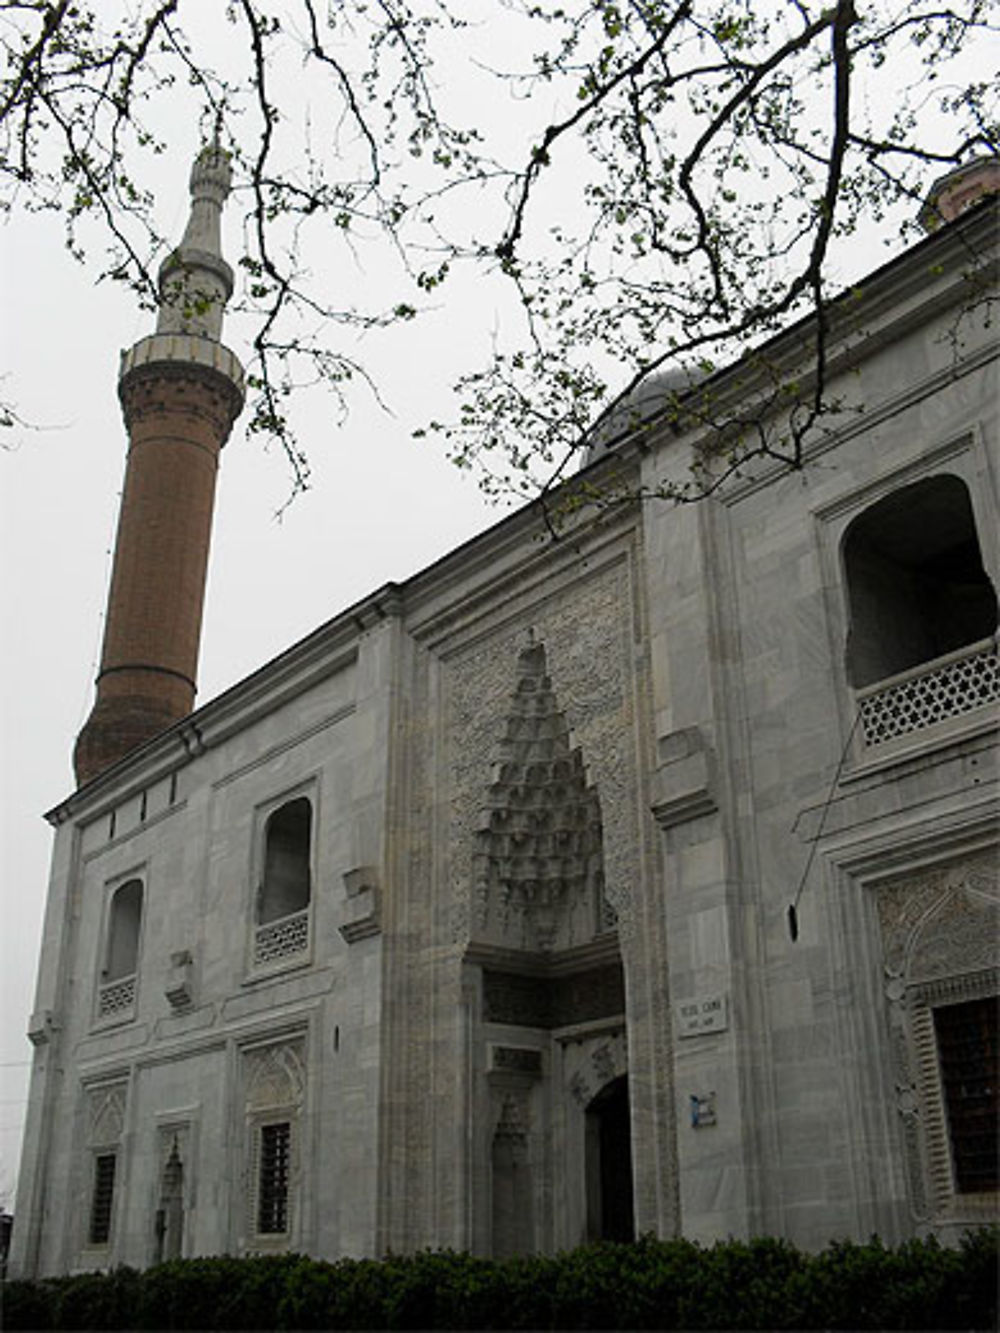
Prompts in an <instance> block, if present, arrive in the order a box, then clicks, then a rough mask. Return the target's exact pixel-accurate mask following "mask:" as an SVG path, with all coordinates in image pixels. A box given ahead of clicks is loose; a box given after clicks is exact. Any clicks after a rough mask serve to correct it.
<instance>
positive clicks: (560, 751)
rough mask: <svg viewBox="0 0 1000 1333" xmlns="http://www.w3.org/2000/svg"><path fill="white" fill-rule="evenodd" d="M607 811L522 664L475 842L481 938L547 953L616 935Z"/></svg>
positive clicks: (536, 672)
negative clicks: (605, 838) (607, 893)
mask: <svg viewBox="0 0 1000 1333" xmlns="http://www.w3.org/2000/svg"><path fill="white" fill-rule="evenodd" d="M601 843H602V837H601V806H600V800H599V797H598V793H597V790H596V788H595V787H593V786H591V785H589V784H588V781H587V772H586V768H585V765H584V761H583V755H582V753H581V751H580V748H579V746H573V745H572V743H571V738H570V732H569V726H568V724H567V722H566V719H565V716H564V715H563V713H562V711H561V709H560V708H559V705H558V702H557V700H556V698H555V694H554V692H553V689H552V682H551V680H550V678H549V676H548V671H547V665H546V660H545V648H544V646H543V645H542V644H540V643H534V642H531V643H529V644H528V646H527V647H526V648H524V649H523V650H522V652H521V653H520V654H519V655H518V659H517V679H516V685H515V689H514V693H513V697H512V699H511V705H510V711H509V713H508V715H507V718H506V719H505V722H504V724H503V733H502V735H501V737H500V739H499V741H498V744H497V748H496V753H495V762H494V766H493V780H492V782H491V784H490V787H489V791H488V793H487V798H486V803H485V807H484V809H483V811H482V816H481V819H480V823H479V830H478V833H477V853H476V857H475V871H476V882H477V896H478V900H479V922H478V926H479V931H478V932H477V933H478V934H479V935H480V937H481V938H484V939H488V940H490V941H492V942H494V943H498V944H500V943H502V944H505V945H507V946H508V947H512V948H523V949H533V950H542V951H548V950H551V949H553V948H555V947H566V946H567V945H570V944H576V943H580V942H581V941H582V940H583V939H586V938H591V937H592V936H593V935H594V934H596V933H597V932H598V931H600V930H601V929H607V928H610V927H611V926H613V925H614V918H613V915H612V914H611V913H610V909H609V908H608V907H607V904H606V902H605V900H604V895H603V856H602V845H601Z"/></svg>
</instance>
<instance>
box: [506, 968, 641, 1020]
mask: <svg viewBox="0 0 1000 1333" xmlns="http://www.w3.org/2000/svg"><path fill="white" fill-rule="evenodd" d="M624 1012H625V978H624V975H623V973H622V968H621V964H611V965H609V966H606V967H594V968H589V969H588V970H587V971H585V972H575V973H571V974H570V975H569V976H565V977H545V976H542V977H537V976H522V975H520V974H518V973H513V972H497V971H492V970H486V971H484V973H483V1018H484V1020H485V1021H486V1022H487V1023H509V1024H512V1025H515V1026H519V1027H532V1028H561V1027H569V1026H570V1025H572V1024H574V1023H587V1022H590V1021H592V1020H595V1019H601V1018H611V1017H614V1016H616V1015H618V1014H623V1013H624Z"/></svg>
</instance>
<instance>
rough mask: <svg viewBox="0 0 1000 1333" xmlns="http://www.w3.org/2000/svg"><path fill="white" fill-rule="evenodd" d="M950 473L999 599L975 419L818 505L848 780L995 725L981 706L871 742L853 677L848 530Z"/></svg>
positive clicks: (999, 560)
mask: <svg viewBox="0 0 1000 1333" xmlns="http://www.w3.org/2000/svg"><path fill="white" fill-rule="evenodd" d="M945 473H947V474H949V475H951V476H954V477H956V478H958V480H959V481H961V482H962V483H964V485H965V487H966V489H967V491H968V494H969V502H970V506H971V510H972V519H973V523H974V526H975V532H976V537H977V539H978V542H979V550H980V555H981V557H982V562H983V568H984V569H985V571H986V574H987V576H988V577H989V579H990V581H991V582H992V584H993V587H994V589H995V590H996V592H997V594H998V596H1000V535H998V533H997V532H995V531H994V521H993V520H994V514H995V510H994V502H993V499H992V488H991V484H990V475H991V470H990V462H989V455H988V451H987V449H986V446H985V442H984V439H983V432H982V429H981V427H980V426H979V424H978V423H970V425H969V426H968V427H967V428H966V429H964V430H963V431H962V432H961V433H960V434H957V435H953V436H951V437H950V438H946V439H945V440H944V441H942V442H941V443H940V444H938V445H937V446H933V447H931V448H929V449H925V450H923V451H922V452H921V453H920V454H919V456H916V457H912V458H910V459H909V460H907V461H904V462H901V463H900V465H899V466H897V467H895V468H893V470H892V471H891V472H887V473H885V474H883V475H880V476H873V477H871V478H869V479H868V480H867V481H864V482H861V483H860V484H858V485H855V486H853V487H852V488H851V489H850V490H848V491H846V492H845V493H843V494H841V495H839V496H837V497H836V498H835V499H832V500H829V501H824V502H823V503H820V504H817V505H816V506H815V507H814V508H813V510H812V516H813V523H814V532H815V541H816V545H817V547H818V550H819V557H820V567H821V570H822V580H823V587H824V589H825V609H826V617H825V619H826V625H827V635H828V641H829V652H830V662H831V666H832V670H833V674H834V681H835V686H836V688H835V695H836V704H837V710H838V713H839V715H840V732H841V745H842V746H843V748H844V752H845V765H844V771H843V775H842V778H841V781H842V782H844V783H850V782H852V781H853V780H855V779H857V778H862V777H867V776H868V775H869V774H872V773H875V772H878V771H881V770H882V769H884V768H886V767H892V766H894V765H896V764H898V763H901V762H904V761H908V760H910V759H913V758H916V757H918V756H920V755H923V754H926V753H930V752H933V751H935V750H938V749H940V748H941V746H943V745H948V744H951V743H952V742H954V741H956V740H961V739H965V738H966V737H970V736H975V735H978V734H980V733H982V732H983V731H984V730H987V729H989V728H990V727H991V726H992V715H991V710H990V709H989V708H979V709H976V710H973V711H970V712H968V713H963V714H958V715H957V716H955V717H954V718H949V719H947V720H943V721H940V722H934V723H932V724H930V725H928V726H926V727H923V728H920V729H917V730H914V731H911V732H909V733H907V734H905V735H902V736H899V737H895V738H893V739H889V740H885V741H882V742H879V743H878V744H866V743H865V741H864V739H863V736H862V734H861V732H862V728H861V726H860V722H859V699H858V696H859V694H862V693H863V687H862V688H861V689H856V688H855V687H854V686H853V685H852V683H851V681H850V679H849V677H848V669H847V656H846V647H847V639H848V633H849V630H850V625H851V611H850V602H849V596H848V590H847V584H846V576H845V569H844V561H843V542H844V537H845V534H846V532H847V529H848V528H849V527H850V525H851V524H852V523H853V521H854V520H855V519H856V518H858V517H859V516H860V515H861V514H862V513H863V512H864V511H865V510H867V509H869V508H871V506H872V505H874V504H877V503H878V502H879V501H880V500H882V499H884V498H885V497H886V496H888V495H890V494H892V493H893V492H894V491H897V490H901V489H903V488H904V487H906V486H909V485H911V484H913V483H914V482H918V481H922V480H924V479H927V478H931V477H934V476H937V475H942V474H945Z"/></svg>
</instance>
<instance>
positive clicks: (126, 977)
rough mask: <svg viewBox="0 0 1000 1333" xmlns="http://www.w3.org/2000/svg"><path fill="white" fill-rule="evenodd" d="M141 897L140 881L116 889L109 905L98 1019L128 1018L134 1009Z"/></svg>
mask: <svg viewBox="0 0 1000 1333" xmlns="http://www.w3.org/2000/svg"><path fill="white" fill-rule="evenodd" d="M142 895H143V887H142V880H140V879H130V880H126V882H125V883H124V884H120V885H119V886H118V888H117V889H115V891H114V893H113V894H112V897H111V902H110V904H109V905H108V923H107V935H106V943H105V949H104V967H103V968H102V969H101V984H100V987H99V988H98V1001H97V1015H98V1017H99V1018H129V1017H131V1015H132V1011H133V1009H134V1007H135V992H136V972H137V970H138V966H139V936H140V932H141V930H142Z"/></svg>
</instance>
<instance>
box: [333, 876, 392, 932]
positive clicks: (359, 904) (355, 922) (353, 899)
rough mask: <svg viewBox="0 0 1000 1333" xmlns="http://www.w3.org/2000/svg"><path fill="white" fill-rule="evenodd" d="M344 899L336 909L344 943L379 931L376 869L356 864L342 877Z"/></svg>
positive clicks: (380, 914) (379, 906) (380, 929)
mask: <svg viewBox="0 0 1000 1333" xmlns="http://www.w3.org/2000/svg"><path fill="white" fill-rule="evenodd" d="M343 880H344V889H345V891H346V893H347V901H346V902H345V903H343V904H342V906H341V909H340V918H341V919H340V925H339V926H338V930H339V931H340V933H341V935H342V936H343V937H344V939H345V940H346V941H347V943H348V944H356V943H357V942H358V940H366V939H369V938H370V937H371V936H372V935H380V934H381V933H382V912H381V901H380V897H381V895H380V893H379V884H378V872H377V870H376V869H375V868H374V867H373V866H357V867H355V869H354V870H348V871H346V872H345V874H344V876H343Z"/></svg>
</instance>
